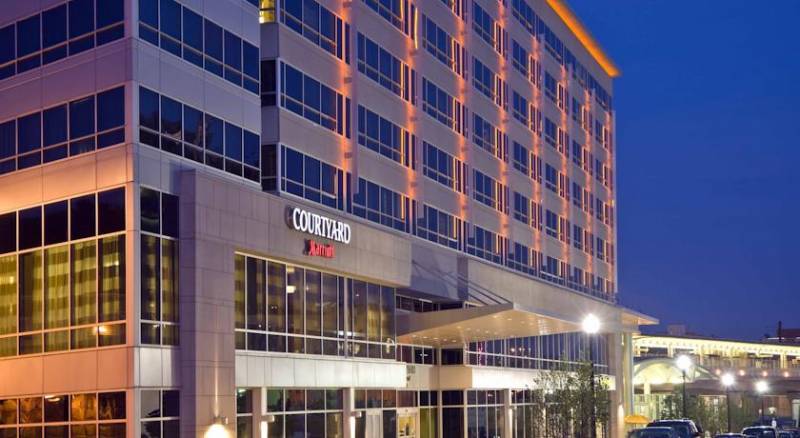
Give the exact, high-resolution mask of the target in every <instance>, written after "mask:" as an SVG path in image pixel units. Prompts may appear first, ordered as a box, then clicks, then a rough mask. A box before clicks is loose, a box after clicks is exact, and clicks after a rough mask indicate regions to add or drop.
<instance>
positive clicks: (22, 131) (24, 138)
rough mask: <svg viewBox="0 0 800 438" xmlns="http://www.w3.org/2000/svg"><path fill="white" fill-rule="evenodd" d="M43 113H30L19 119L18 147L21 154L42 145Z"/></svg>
mask: <svg viewBox="0 0 800 438" xmlns="http://www.w3.org/2000/svg"><path fill="white" fill-rule="evenodd" d="M41 120H42V119H41V113H35V114H30V115H27V116H25V117H20V118H19V119H18V120H17V133H18V140H17V148H18V149H19V153H20V154H24V153H25V152H30V151H33V150H36V149H40V148H41V147H42V137H41V129H42V126H41Z"/></svg>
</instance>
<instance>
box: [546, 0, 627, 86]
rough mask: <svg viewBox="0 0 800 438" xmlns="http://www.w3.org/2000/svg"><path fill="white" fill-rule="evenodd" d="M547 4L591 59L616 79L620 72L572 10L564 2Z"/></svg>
mask: <svg viewBox="0 0 800 438" xmlns="http://www.w3.org/2000/svg"><path fill="white" fill-rule="evenodd" d="M547 4H548V5H550V7H551V8H553V11H555V13H556V15H558V17H559V18H561V20H562V21H563V22H564V24H566V25H567V27H568V28H569V30H571V31H572V33H573V34H575V37H576V38H578V41H579V42H580V43H581V44H582V45H583V47H585V48H586V50H587V51H588V52H589V54H590V55H592V58H594V60H595V61H597V63H598V64H600V67H602V68H603V70H604V71H605V72H606V74H608V75H609V76H611V77H612V78H616V77H618V76H619V75H620V74H622V72H621V71H620V70H619V68H617V66H616V65H614V61H612V60H611V58H610V57H609V56H608V55H606V54H605V52H603V49H602V48H601V47H600V44H598V43H597V41H595V39H594V37H592V34H590V33H589V30H587V29H586V27H584V25H583V23H581V21H580V20H579V19H578V17H577V15H575V13H574V12H572V9H570V7H569V6H568V5H567V3H566V1H565V0H547Z"/></svg>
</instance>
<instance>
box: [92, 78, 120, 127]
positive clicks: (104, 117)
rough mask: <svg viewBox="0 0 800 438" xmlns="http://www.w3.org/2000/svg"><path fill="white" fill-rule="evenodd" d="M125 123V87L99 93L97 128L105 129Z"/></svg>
mask: <svg viewBox="0 0 800 438" xmlns="http://www.w3.org/2000/svg"><path fill="white" fill-rule="evenodd" d="M124 124H125V87H118V88H114V89H113V90H108V91H104V92H102V93H100V94H98V95H97V130H98V131H105V130H107V129H111V128H116V127H118V126H122V125H124Z"/></svg>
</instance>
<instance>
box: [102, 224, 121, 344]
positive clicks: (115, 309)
mask: <svg viewBox="0 0 800 438" xmlns="http://www.w3.org/2000/svg"><path fill="white" fill-rule="evenodd" d="M98 306H99V308H100V318H99V321H100V322H106V321H121V320H124V319H125V236H124V235H120V236H115V237H107V238H105V239H103V240H101V241H100V295H99V297H98ZM100 335H104V333H103V332H102V331H100Z"/></svg>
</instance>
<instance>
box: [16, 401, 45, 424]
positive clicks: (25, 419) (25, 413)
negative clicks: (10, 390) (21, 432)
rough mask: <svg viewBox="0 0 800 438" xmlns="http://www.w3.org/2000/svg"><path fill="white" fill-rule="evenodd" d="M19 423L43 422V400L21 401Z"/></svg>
mask: <svg viewBox="0 0 800 438" xmlns="http://www.w3.org/2000/svg"><path fill="white" fill-rule="evenodd" d="M19 422H20V423H22V424H30V423H41V422H42V398H41V397H31V398H21V399H19Z"/></svg>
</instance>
